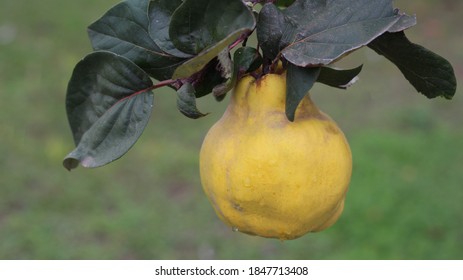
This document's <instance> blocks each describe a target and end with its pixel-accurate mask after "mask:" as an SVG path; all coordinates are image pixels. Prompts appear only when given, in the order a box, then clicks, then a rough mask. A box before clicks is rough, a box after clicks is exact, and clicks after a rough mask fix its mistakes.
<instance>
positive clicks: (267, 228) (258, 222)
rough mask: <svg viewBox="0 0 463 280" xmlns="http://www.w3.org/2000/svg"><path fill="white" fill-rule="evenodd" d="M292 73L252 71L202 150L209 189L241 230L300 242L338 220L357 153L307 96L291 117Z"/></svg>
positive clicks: (220, 209) (214, 201)
mask: <svg viewBox="0 0 463 280" xmlns="http://www.w3.org/2000/svg"><path fill="white" fill-rule="evenodd" d="M285 98H286V73H283V74H281V75H277V74H267V75H265V76H263V77H262V78H260V79H258V80H256V79H254V78H253V77H251V76H246V77H244V78H243V79H242V80H240V81H239V82H238V84H237V86H236V88H235V90H234V92H233V95H232V97H231V101H230V104H229V106H228V108H227V110H226V112H225V113H224V115H223V116H222V118H221V119H220V120H219V121H218V122H217V123H216V124H215V125H214V126H213V127H212V128H211V129H210V130H209V132H208V134H207V136H206V138H205V139H204V142H203V145H202V148H201V153H200V173H201V181H202V184H203V188H204V191H205V192H206V194H207V196H208V198H209V200H210V202H211V203H212V205H213V207H214V209H215V211H216V213H217V215H218V216H219V217H220V218H221V219H222V220H223V221H224V222H225V223H227V224H228V225H230V226H231V227H233V228H234V229H235V230H238V231H240V232H244V233H248V234H253V235H259V236H263V237H270V238H278V239H294V238H297V237H300V236H302V235H304V234H305V233H307V232H314V231H321V230H323V229H325V228H327V227H329V226H331V225H332V224H334V223H335V222H336V220H337V219H338V217H339V216H340V215H341V213H342V210H343V207H344V199H345V195H346V192H347V189H348V185H349V181H350V176H351V171H352V157H351V152H350V149H349V145H348V143H347V141H346V139H345V137H344V134H343V133H342V131H341V130H340V129H339V127H338V126H337V125H336V123H335V122H334V121H333V120H332V119H331V118H330V117H329V116H327V115H326V114H324V113H322V112H321V111H319V110H318V108H317V107H316V106H315V104H314V103H313V102H312V100H311V99H310V96H309V94H307V95H306V96H305V97H304V99H303V100H302V102H301V103H300V105H299V107H298V108H297V111H296V118H295V121H294V122H290V121H288V119H287V117H286V115H285Z"/></svg>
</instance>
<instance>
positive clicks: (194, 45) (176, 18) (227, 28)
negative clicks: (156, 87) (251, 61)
mask: <svg viewBox="0 0 463 280" xmlns="http://www.w3.org/2000/svg"><path fill="white" fill-rule="evenodd" d="M254 26H255V18H254V15H253V13H252V12H251V11H250V10H249V9H248V8H247V7H246V5H245V4H244V3H243V2H242V1H241V0H230V1H216V0H185V1H184V2H183V4H182V5H181V6H180V7H179V8H178V9H177V10H176V11H175V13H174V14H173V16H172V21H171V25H170V38H172V41H173V43H174V45H175V47H176V48H177V49H179V50H181V51H183V52H185V53H189V54H197V56H195V57H194V58H192V59H190V60H188V61H187V62H185V63H184V64H182V65H181V66H179V67H178V68H177V70H176V71H175V73H174V75H173V78H175V79H179V78H186V77H189V76H191V75H193V74H194V73H196V72H198V71H200V70H201V69H202V68H203V67H204V66H205V65H206V64H207V63H209V61H211V60H212V59H213V58H214V57H216V56H217V55H218V54H219V53H220V52H221V51H223V50H224V49H225V48H228V47H229V45H231V44H232V43H233V42H235V41H236V40H238V39H239V38H240V37H241V36H243V34H246V33H248V32H250V31H251V30H252V29H253V28H254Z"/></svg>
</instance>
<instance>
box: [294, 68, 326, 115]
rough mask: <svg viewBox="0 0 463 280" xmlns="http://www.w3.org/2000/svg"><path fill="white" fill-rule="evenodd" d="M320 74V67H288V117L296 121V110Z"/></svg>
mask: <svg viewBox="0 0 463 280" xmlns="http://www.w3.org/2000/svg"><path fill="white" fill-rule="evenodd" d="M319 74H320V67H311V68H303V67H299V66H296V65H293V64H289V65H288V70H287V73H286V117H287V118H288V120H289V121H294V117H295V115H296V109H297V107H298V106H299V103H300V102H301V101H302V99H303V98H304V96H306V94H307V93H308V92H309V90H310V89H311V88H312V86H313V85H314V83H315V82H316V81H317V78H318V76H319Z"/></svg>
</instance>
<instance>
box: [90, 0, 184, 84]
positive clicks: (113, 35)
mask: <svg viewBox="0 0 463 280" xmlns="http://www.w3.org/2000/svg"><path fill="white" fill-rule="evenodd" d="M148 3H149V1H148V0H128V1H124V2H121V3H119V4H117V5H116V6H114V7H113V8H111V9H110V10H109V11H108V12H107V13H106V14H104V15H103V16H102V17H101V18H100V19H98V20H97V21H96V22H94V23H93V24H91V25H90V26H89V28H88V34H89V37H90V40H91V42H92V45H93V48H94V49H95V50H107V51H111V52H114V53H116V54H119V55H122V56H124V57H126V58H128V59H130V60H132V61H133V62H134V63H135V64H137V65H138V66H139V67H141V68H142V69H144V70H145V71H146V72H148V73H149V74H150V75H151V76H152V77H154V78H155V79H157V80H166V79H170V78H171V76H172V74H173V72H174V71H175V68H176V67H177V66H178V65H180V64H181V63H182V62H183V61H184V59H183V58H178V57H175V56H172V55H169V54H166V53H164V52H163V51H162V50H161V49H160V48H159V47H158V46H157V45H156V43H155V42H154V41H153V39H152V38H151V37H150V36H149V32H148V28H149V19H148V13H147V11H148Z"/></svg>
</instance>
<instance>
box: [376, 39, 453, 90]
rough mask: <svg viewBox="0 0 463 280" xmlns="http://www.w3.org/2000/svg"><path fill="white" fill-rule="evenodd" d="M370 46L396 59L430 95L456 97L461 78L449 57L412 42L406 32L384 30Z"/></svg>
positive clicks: (412, 79) (381, 53) (390, 58)
mask: <svg viewBox="0 0 463 280" xmlns="http://www.w3.org/2000/svg"><path fill="white" fill-rule="evenodd" d="M368 46H369V47H370V48H372V49H373V50H374V51H376V52H377V53H378V54H380V55H383V56H384V57H386V58H387V59H389V60H390V61H391V62H392V63H394V64H395V65H396V66H397V67H398V68H399V69H400V71H401V72H402V74H403V75H404V76H405V78H406V79H407V80H408V81H409V82H410V83H411V84H412V85H413V86H414V87H415V89H416V90H417V91H418V92H421V93H422V94H424V95H425V96H426V97H428V98H434V97H437V96H443V97H445V98H446V99H452V97H453V96H454V95H455V91H456V87H457V82H456V77H455V73H454V71H453V68H452V65H451V64H450V63H449V62H448V61H447V60H446V59H445V58H443V57H441V56H439V55H437V54H435V53H433V52H431V51H430V50H428V49H426V48H424V47H422V46H420V45H417V44H414V43H412V42H410V41H409V40H408V39H407V37H406V36H405V34H404V32H396V33H384V34H383V35H381V36H380V37H378V38H377V39H375V40H374V41H373V42H371V43H370V44H369V45H368Z"/></svg>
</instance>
